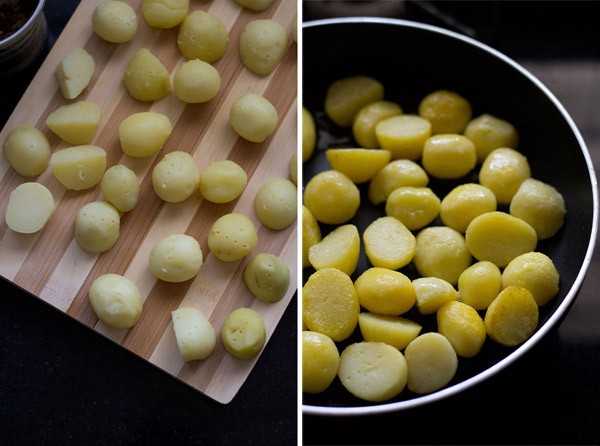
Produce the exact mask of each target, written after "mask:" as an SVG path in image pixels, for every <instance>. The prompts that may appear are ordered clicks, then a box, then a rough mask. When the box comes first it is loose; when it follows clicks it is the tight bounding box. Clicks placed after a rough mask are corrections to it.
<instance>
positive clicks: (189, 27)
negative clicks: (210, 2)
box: [177, 10, 229, 63]
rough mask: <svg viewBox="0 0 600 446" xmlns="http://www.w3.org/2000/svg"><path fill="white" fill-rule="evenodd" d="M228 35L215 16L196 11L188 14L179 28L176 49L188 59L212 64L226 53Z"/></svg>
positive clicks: (222, 24)
mask: <svg viewBox="0 0 600 446" xmlns="http://www.w3.org/2000/svg"><path fill="white" fill-rule="evenodd" d="M228 44H229V33H228V31H227V28H226V27H225V24H224V23H223V22H222V21H221V20H220V19H219V18H218V17H216V16H215V15H213V14H211V13H208V12H205V11H202V10H196V11H193V12H190V13H189V14H188V15H187V16H186V18H185V19H183V22H182V23H181V26H180V27H179V32H178V34H177V47H178V48H179V51H180V52H181V54H183V56H184V57H185V58H186V59H188V60H192V59H200V60H203V61H204V62H208V63H212V62H215V61H217V60H219V59H220V58H221V57H223V55H224V54H225V51H227V46H228Z"/></svg>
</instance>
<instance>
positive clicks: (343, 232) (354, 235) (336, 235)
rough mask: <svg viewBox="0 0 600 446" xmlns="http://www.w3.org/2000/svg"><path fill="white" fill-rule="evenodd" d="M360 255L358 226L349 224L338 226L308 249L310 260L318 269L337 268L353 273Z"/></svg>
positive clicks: (349, 273)
mask: <svg viewBox="0 0 600 446" xmlns="http://www.w3.org/2000/svg"><path fill="white" fill-rule="evenodd" d="M359 255H360V235H359V234H358V228H357V227H356V226H355V225H352V224H348V225H342V226H338V227H337V228H335V229H334V230H333V231H331V232H330V233H329V234H327V235H326V236H325V237H323V239H322V240H321V241H319V242H317V243H315V244H314V245H312V246H311V247H310V249H309V251H308V261H309V262H310V264H311V265H312V267H313V268H314V269H316V270H319V269H323V268H336V269H339V270H340V271H342V272H344V273H346V274H348V275H351V274H352V273H353V272H354V270H355V269H356V265H357V263H358V257H359Z"/></svg>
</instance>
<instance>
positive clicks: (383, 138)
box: [375, 114, 431, 161]
mask: <svg viewBox="0 0 600 446" xmlns="http://www.w3.org/2000/svg"><path fill="white" fill-rule="evenodd" d="M375 136H376V137H377V142H378V143H379V147H381V148H382V149H384V150H389V151H390V152H391V154H392V159H408V160H413V161H416V160H418V159H420V158H421V156H422V155H423V146H424V145H425V141H427V139H428V138H429V137H430V136H431V123H430V122H429V121H428V120H427V119H425V118H422V117H420V116H418V115H414V114H402V115H397V116H391V117H389V118H385V119H382V120H381V121H379V122H378V123H377V125H376V126H375Z"/></svg>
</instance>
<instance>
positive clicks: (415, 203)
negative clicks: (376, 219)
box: [385, 186, 440, 231]
mask: <svg viewBox="0 0 600 446" xmlns="http://www.w3.org/2000/svg"><path fill="white" fill-rule="evenodd" d="M385 213H386V215H388V216H392V217H395V218H397V219H398V220H400V221H401V222H402V223H403V224H404V226H406V227H407V228H408V229H409V230H411V231H417V230H419V229H421V228H423V227H425V226H427V225H428V224H429V223H431V222H432V221H433V220H435V218H436V217H437V216H438V214H439V213H440V199H439V198H438V197H437V195H436V194H435V193H434V192H433V191H432V190H431V189H430V188H428V187H412V186H403V187H399V188H398V189H396V190H394V191H393V192H392V193H391V194H390V195H389V196H388V199H387V201H386V203H385Z"/></svg>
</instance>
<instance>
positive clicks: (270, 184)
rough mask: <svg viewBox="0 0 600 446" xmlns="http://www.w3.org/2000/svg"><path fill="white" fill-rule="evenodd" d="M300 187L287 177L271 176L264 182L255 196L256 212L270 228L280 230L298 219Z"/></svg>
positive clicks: (261, 220)
mask: <svg viewBox="0 0 600 446" xmlns="http://www.w3.org/2000/svg"><path fill="white" fill-rule="evenodd" d="M297 193H298V188H297V187H296V185H295V184H294V183H292V182H291V181H290V180H288V179H285V178H271V179H269V180H267V181H266V182H265V183H263V184H262V185H261V186H260V188H259V189H258V191H256V195H255V196H254V212H256V216H257V217H258V219H259V220H260V222H261V223H262V224H263V225H265V226H266V227H268V228H271V229H275V230H280V229H285V228H287V227H288V226H290V225H291V224H292V223H293V222H294V221H296V215H297V213H298V200H297Z"/></svg>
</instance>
